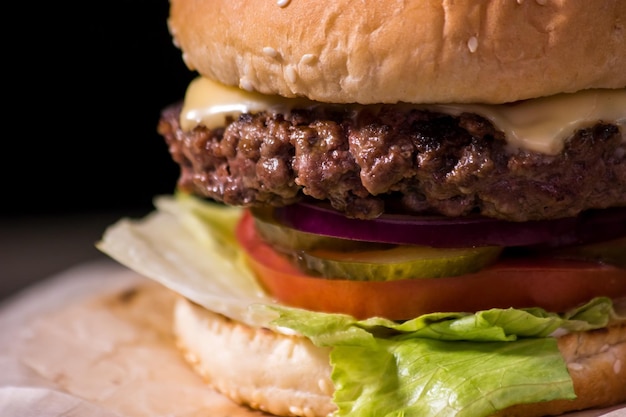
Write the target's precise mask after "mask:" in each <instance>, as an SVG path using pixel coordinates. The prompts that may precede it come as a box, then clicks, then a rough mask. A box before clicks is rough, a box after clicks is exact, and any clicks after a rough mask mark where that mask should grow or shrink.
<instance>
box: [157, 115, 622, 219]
mask: <svg viewBox="0 0 626 417" xmlns="http://www.w3.org/2000/svg"><path fill="white" fill-rule="evenodd" d="M180 110H181V105H180V104H176V105H173V106H171V107H169V108H167V109H165V110H164V111H163V113H162V117H161V120H160V122H159V126H158V131H159V132H160V134H161V135H163V136H164V138H165V140H166V141H167V144H168V146H169V150H170V152H171V154H172V157H173V159H174V160H175V161H176V162H177V163H178V164H180V167H181V176H180V179H179V183H178V186H179V187H180V189H182V190H185V191H188V192H191V193H193V194H196V195H199V196H205V197H210V198H212V199H215V200H218V201H222V202H224V203H227V204H230V205H242V206H255V205H273V206H280V205H287V204H292V203H294V202H296V201H298V200H300V199H302V198H305V197H306V196H308V197H310V198H314V199H320V200H329V201H330V203H331V204H332V206H333V207H335V208H336V209H337V210H340V211H343V212H345V214H346V215H347V216H350V217H358V218H374V217H377V216H379V215H380V214H382V213H383V212H386V211H387V212H389V211H392V210H393V211H397V210H401V211H405V212H413V213H428V214H432V213H438V214H442V215H445V216H463V215H467V214H471V213H480V214H482V215H485V216H489V217H495V218H500V219H505V220H513V221H527V220H539V219H550V218H560V217H569V216H575V215H576V214H578V213H579V212H581V211H583V210H586V209H589V208H605V207H611V206H626V141H625V140H624V137H623V135H622V133H620V131H619V128H618V127H617V126H615V125H612V124H607V123H601V122H598V123H597V124H596V125H595V126H592V127H589V128H586V129H582V130H579V131H577V132H576V133H575V134H574V135H573V136H572V137H571V138H569V139H568V140H567V142H566V145H565V148H564V150H563V151H562V152H561V153H560V154H559V155H555V156H551V155H545V154H540V153H533V152H528V151H524V150H519V149H510V148H509V147H508V145H507V143H506V141H505V140H504V136H503V133H502V132H501V131H499V130H497V129H496V128H495V127H494V126H493V125H492V124H491V123H490V122H489V121H488V120H486V119H484V118H482V117H480V116H478V115H476V114H462V115H460V116H458V117H455V116H450V115H445V114H439V113H432V112H427V111H422V110H399V109H398V108H397V107H394V106H386V107H381V108H378V109H377V110H376V112H368V111H360V112H358V113H350V112H347V111H334V110H333V109H332V108H320V109H314V110H295V111H292V112H291V113H288V114H270V113H265V112H263V113H258V114H243V115H241V116H240V117H239V118H238V119H237V120H227V121H226V124H225V127H223V128H218V129H212V130H211V129H207V128H205V127H203V126H199V127H196V128H195V129H194V130H193V131H190V132H184V131H182V130H181V128H180V125H179V115H180Z"/></svg>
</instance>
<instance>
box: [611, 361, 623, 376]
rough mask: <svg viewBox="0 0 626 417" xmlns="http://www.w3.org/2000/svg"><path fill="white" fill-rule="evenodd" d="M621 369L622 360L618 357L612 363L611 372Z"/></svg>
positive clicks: (617, 371) (618, 371) (617, 372)
mask: <svg viewBox="0 0 626 417" xmlns="http://www.w3.org/2000/svg"><path fill="white" fill-rule="evenodd" d="M621 370H622V361H621V360H619V359H618V360H616V361H615V363H613V372H615V373H616V374H619V373H620V371H621Z"/></svg>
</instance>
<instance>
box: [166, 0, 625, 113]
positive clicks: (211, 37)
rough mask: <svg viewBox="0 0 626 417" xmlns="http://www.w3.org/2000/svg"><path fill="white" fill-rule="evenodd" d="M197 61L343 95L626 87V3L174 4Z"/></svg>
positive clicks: (398, 97) (311, 92) (238, 81)
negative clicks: (625, 69)
mask: <svg viewBox="0 0 626 417" xmlns="http://www.w3.org/2000/svg"><path fill="white" fill-rule="evenodd" d="M170 3H171V14H170V18H169V27H170V31H171V33H172V35H173V37H174V41H175V44H176V45H178V46H179V47H180V48H181V49H182V51H183V59H184V61H185V62H186V63H187V65H188V66H189V68H191V69H195V70H197V71H198V72H199V73H201V74H202V75H204V76H207V77H209V78H212V79H215V80H217V81H220V82H222V83H225V84H228V85H235V86H240V87H242V88H244V89H248V90H257V91H260V92H262V93H268V94H279V95H283V96H287V97H294V96H305V97H308V98H311V99H314V100H318V101H322V102H335V103H348V102H358V103H364V104H365V103H395V102H400V101H403V102H411V103H447V102H457V103H460V102H465V103H468V102H485V103H501V102H510V101H515V100H520V99H525V98H532V97H539V96H545V95H552V94H556V93H561V92H574V91H578V90H583V89H588V88H622V87H624V86H626V71H624V68H626V48H625V46H624V45H625V44H626V2H624V1H621V0H606V1H602V2H589V1H587V0H518V1H511V0H497V1H496V0H492V1H481V2H477V1H472V0H463V1H460V2H459V1H456V2H449V1H441V0H427V1H423V0H409V1H403V2H399V1H398V2H374V1H372V2H367V4H361V5H358V6H357V5H355V4H354V2H350V1H349V0H333V1H324V2H310V1H298V0H291V1H276V0H271V1H257V2H253V3H250V2H248V1H244V0H216V1H204V0H171V1H170Z"/></svg>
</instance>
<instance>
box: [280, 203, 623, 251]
mask: <svg viewBox="0 0 626 417" xmlns="http://www.w3.org/2000/svg"><path fill="white" fill-rule="evenodd" d="M274 216H275V218H276V220H277V221H279V222H280V223H282V224H283V225H285V226H287V227H291V228H294V229H297V230H301V231H303V232H308V233H315V234H319V235H326V236H332V237H338V238H343V239H352V240H363V241H370V242H380V243H393V244H410V245H426V246H433V247H448V248H450V247H467V246H537V245H544V246H547V247H558V246H565V245H573V244H582V243H589V242H595V241H602V240H608V239H613V238H617V237H621V236H624V235H626V207H616V208H610V209H603V210H591V211H588V212H585V213H582V214H581V215H579V216H578V217H570V218H563V219H556V220H541V221H529V222H510V221H503V220H498V219H491V218H487V217H480V216H468V217H458V218H452V217H441V216H410V215H397V214H384V215H382V216H381V217H379V218H377V219H373V220H363V219H354V218H347V217H345V216H344V215H343V214H342V213H341V212H338V211H336V210H334V209H332V208H329V207H326V206H323V205H319V204H311V203H297V204H293V205H290V206H286V207H280V208H277V209H275V212H274Z"/></svg>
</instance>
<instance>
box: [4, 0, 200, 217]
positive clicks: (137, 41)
mask: <svg viewBox="0 0 626 417" xmlns="http://www.w3.org/2000/svg"><path fill="white" fill-rule="evenodd" d="M45 3H47V4H43V5H36V6H33V5H32V3H30V2H23V3H22V5H21V6H19V7H21V8H23V10H22V11H21V13H20V18H19V19H20V22H19V23H17V24H14V25H13V27H14V28H15V31H13V30H11V31H10V32H9V34H8V35H9V36H8V37H7V36H6V35H5V44H10V45H9V46H8V49H9V50H8V51H6V50H5V56H4V59H3V61H4V64H3V66H4V68H5V75H4V76H3V78H4V81H5V83H6V84H5V98H6V100H4V106H3V108H4V110H2V113H3V114H4V116H5V117H4V118H3V119H4V120H3V122H4V123H3V125H4V129H3V130H4V134H3V138H2V139H1V140H2V142H0V143H2V148H0V149H2V151H0V153H1V155H2V168H1V169H2V172H1V178H2V190H1V193H2V197H0V198H1V199H2V204H0V215H2V216H4V217H5V218H8V217H16V216H17V217H19V216H29V215H36V214H46V215H50V214H60V213H86V212H88V211H102V210H124V209H126V208H133V209H145V208H147V207H149V206H150V204H151V200H152V197H153V196H154V194H157V193H164V192H171V190H172V188H173V187H174V184H175V179H176V176H177V174H178V171H177V168H176V167H175V166H174V164H173V162H172V161H171V159H170V158H169V154H168V152H167V147H166V146H165V144H164V142H163V140H162V138H161V137H160V136H158V134H157V133H156V125H157V121H158V116H159V112H160V110H161V109H162V108H163V107H164V106H166V105H168V104H169V103H172V102H174V101H176V100H178V99H180V98H182V96H183V94H184V91H185V88H186V86H187V84H188V82H189V81H190V80H191V79H192V77H193V76H195V74H194V73H192V72H191V71H189V70H188V69H187V68H186V67H185V65H184V63H183V62H182V58H181V54H180V51H179V50H178V49H176V48H175V47H174V46H173V43H172V40H171V37H170V35H169V33H168V31H167V23H166V20H167V13H168V7H169V4H168V1H167V0H158V1H155V0H151V1H148V0H141V1H140V0H128V1H124V2H113V3H111V2H99V3H98V2H95V3H94V2H81V3H80V4H71V3H66V4H63V2H61V3H59V2H45ZM29 9H31V10H29ZM10 19H11V18H10V17H9V15H7V14H5V20H6V21H7V22H6V23H8V24H10V22H9V21H10ZM22 19H23V21H22ZM5 31H6V29H5ZM8 40H9V42H7V41H8ZM7 70H8V72H9V75H8V76H7V75H6V73H7ZM0 114H1V113H0Z"/></svg>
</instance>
